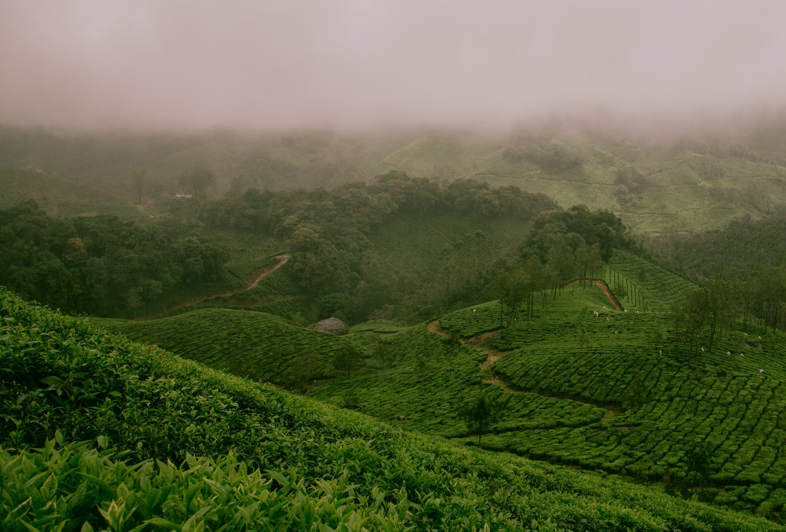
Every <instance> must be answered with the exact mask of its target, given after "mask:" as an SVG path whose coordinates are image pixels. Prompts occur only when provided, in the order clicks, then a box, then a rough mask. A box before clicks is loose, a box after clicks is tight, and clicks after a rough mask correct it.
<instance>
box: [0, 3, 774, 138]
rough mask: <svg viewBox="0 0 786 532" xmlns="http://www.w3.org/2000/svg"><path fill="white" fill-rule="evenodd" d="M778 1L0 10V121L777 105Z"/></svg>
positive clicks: (397, 120)
mask: <svg viewBox="0 0 786 532" xmlns="http://www.w3.org/2000/svg"><path fill="white" fill-rule="evenodd" d="M785 28H786V1H772V2H752V1H742V0H740V1H738V2H724V1H708V2H689V1H674V2H671V1H669V2H666V1H648V2H636V1H633V0H630V1H620V2H601V1H597V0H592V1H585V2H580V1H573V2H568V1H564V2H546V1H543V2H527V1H522V0H519V1H511V2H478V1H475V2H464V1H425V0H420V1H411V2H410V1H405V0H390V1H375V0H346V1H341V0H333V1H331V0H323V1H314V2H303V1H299V0H285V1H265V0H255V1H223V2H219V1H214V2H204V1H195V0H188V1H175V0H158V1H145V0H133V1H112V0H95V1H80V0H68V1H65V0H52V1H40V0H18V1H17V0H0V122H5V123H29V124H43V125H77V126H82V127H91V126H112V127H116V126H130V127H164V128H169V127H172V128H179V127H213V126H237V127H252V128H271V127H302V126H318V127H325V126H328V127H374V126H380V125H467V124H475V123H477V124H509V123H512V122H515V121H518V120H520V119H523V118H526V117H528V116H532V115H540V114H544V113H550V112H560V113H565V112H573V111H577V110H582V109H588V108H590V109H605V110H611V111H616V112H625V113H638V112H648V113H652V112H655V113H661V112H678V113H681V112H685V111H691V112H693V111H726V110H738V109H739V108H744V107H746V106H750V105H757V106H769V107H782V106H783V105H784V103H786V29H785Z"/></svg>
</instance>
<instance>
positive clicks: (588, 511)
mask: <svg viewBox="0 0 786 532" xmlns="http://www.w3.org/2000/svg"><path fill="white" fill-rule="evenodd" d="M0 315H1V316H2V322H0V323H2V325H0V327H1V328H2V329H1V330H2V334H0V367H1V368H2V371H0V384H2V386H0V403H1V404H2V412H3V416H2V417H0V425H2V430H0V443H2V446H3V448H5V450H2V451H0V464H2V467H3V471H4V473H3V474H4V481H3V490H4V494H3V498H2V501H1V502H0V507H2V509H3V511H2V512H0V513H2V515H4V517H3V518H2V525H3V529H4V530H26V529H28V527H29V526H36V527H38V528H55V527H57V526H61V525H62V526H63V527H64V528H65V529H74V530H79V529H83V530H84V529H85V528H83V527H82V523H83V522H89V523H91V525H92V526H93V527H104V526H114V527H116V528H118V529H131V528H132V527H135V526H142V529H146V530H152V529H154V528H156V527H160V526H164V527H169V528H172V527H174V528H177V527H178V524H182V523H185V524H187V526H188V527H195V526H196V527H199V526H204V527H207V528H215V527H216V526H218V525H219V524H221V523H228V524H230V525H231V528H232V529H244V528H251V529H272V528H276V529H278V528H280V527H284V528H290V529H294V528H296V529H310V530H315V529H317V527H318V526H325V525H327V526H330V527H332V528H334V529H340V530H360V529H361V527H366V528H369V529H386V530H402V529H420V530H422V529H430V528H440V529H452V530H458V529H462V530H466V529H480V528H483V527H484V526H486V527H488V528H489V529H492V530H502V529H521V528H524V527H528V528H535V529H543V530H564V529H574V530H599V529H604V530H627V529H631V528H635V529H638V530H662V529H674V528H679V529H681V530H761V529H764V528H767V529H773V530H774V529H778V528H779V527H778V526H777V525H775V524H774V523H770V522H766V521H763V520H760V519H758V518H752V517H749V516H741V515H738V514H734V513H732V512H729V511H725V510H720V509H717V508H712V507H710V506H707V505H703V504H700V503H693V502H685V501H681V500H678V499H674V498H671V497H668V496H666V495H664V494H663V493H662V492H660V491H659V490H658V489H650V488H644V487H642V486H636V485H632V484H629V483H626V482H622V481H619V480H614V479H601V477H600V476H599V475H595V474H588V473H579V472H575V471H571V470H567V469H561V468H559V467H552V466H546V465H540V464H536V463H532V462H529V461H526V460H522V459H517V458H511V457H509V456H502V455H495V454H490V453H486V452H482V451H472V450H469V449H462V448H459V447H456V446H453V445H450V444H446V443H443V442H442V441H440V440H438V439H432V438H429V437H426V436H419V435H416V434H409V433H406V432H402V431H400V430H396V429H393V428H391V427H389V426H386V425H384V424H381V423H379V422H375V421H373V420H371V419H370V418H367V417H365V416H362V415H358V414H353V413H349V412H342V411H338V410H335V409H333V408H331V407H328V406H325V405H321V404H319V403H317V402H314V401H312V400H308V399H304V398H297V397H294V396H290V395H288V394H286V393H283V392H280V391H278V390H275V389H273V388H270V387H268V386H264V385H255V384H252V383H250V382H249V381H246V380H243V379H240V378H236V377H230V376H227V375H226V374H223V373H220V372H217V371H214V370H210V369H208V368H206V367H204V366H201V365H199V364H197V363H194V362H189V361H184V360H182V359H179V358H177V357H175V356H172V355H170V354H168V353H166V352H164V351H161V350H158V349H149V348H145V347H143V346H140V345H138V344H133V343H130V342H128V341H127V340H125V339H123V338H121V337H117V336H109V335H106V334H104V333H102V332H101V331H99V330H97V329H95V328H94V327H92V326H90V325H88V324H87V323H86V322H84V321H80V320H74V319H71V318H64V317H61V316H59V315H57V314H55V313H53V312H51V311H48V310H45V309H41V308H38V307H35V306H32V305H28V304H26V303H24V302H22V301H21V300H19V299H18V298H16V297H15V296H13V295H12V294H10V293H8V292H5V291H0ZM48 438H55V441H56V442H57V441H63V442H64V443H65V445H66V447H65V448H63V447H62V446H61V445H60V444H58V443H52V444H48V445H47V446H46V447H45V448H44V449H43V450H42V451H34V450H31V447H37V446H42V445H43V444H44V442H45V440H47V439H48ZM75 440H85V441H88V440H89V441H97V442H98V443H99V446H102V445H103V446H106V445H109V446H110V450H118V451H119V450H125V451H126V453H125V458H124V461H123V462H120V461H119V459H118V457H115V456H114V455H113V454H111V453H110V454H107V453H103V454H99V453H97V452H96V451H92V450H90V447H91V444H89V443H88V444H85V445H83V446H79V445H76V446H75V445H73V444H70V443H68V442H69V441H75ZM230 450H231V456H230V457H229V458H226V456H227V452H228V451H230ZM189 454H191V455H201V456H204V457H206V458H205V459H201V460H199V459H195V458H188V460H187V461H186V462H185V463H183V464H182V465H167V464H166V463H165V462H149V461H145V460H148V459H151V458H157V459H159V460H164V461H165V460H167V459H170V460H173V461H174V462H175V464H179V463H180V461H181V460H183V459H184V458H186V456H187V455H189ZM140 460H141V461H142V463H138V462H139V461H140ZM237 460H241V461H243V463H241V464H238V463H237ZM129 464H130V465H129ZM255 468H259V471H257V470H256V469H255ZM52 501H54V504H52ZM167 521H168V522H171V523H173V525H170V524H168V523H167ZM186 521H188V522H187V523H186Z"/></svg>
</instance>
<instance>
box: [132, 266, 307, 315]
mask: <svg viewBox="0 0 786 532" xmlns="http://www.w3.org/2000/svg"><path fill="white" fill-rule="evenodd" d="M275 258H276V259H278V261H277V262H276V263H275V264H272V265H270V266H266V267H265V268H263V269H262V270H261V271H260V272H259V273H257V274H255V275H254V276H253V277H251V278H250V279H249V280H248V281H247V282H246V285H245V286H243V287H242V288H236V289H234V290H227V291H226V292H219V293H218V294H210V295H207V296H198V297H193V298H191V299H188V300H186V301H185V302H183V303H178V304H177V305H174V306H171V307H169V308H167V309H165V310H164V311H163V312H158V313H156V314H149V315H147V316H143V317H139V318H135V319H137V320H149V319H153V318H160V317H162V316H166V315H167V314H169V313H171V312H172V311H174V310H177V309H179V308H185V307H193V306H196V305H198V304H200V303H204V302H205V301H208V300H210V299H216V298H219V297H231V296H235V295H237V294H242V293H243V292H248V291H249V290H251V289H253V288H256V286H257V285H258V284H259V282H260V281H261V280H262V279H264V278H265V277H267V276H268V275H270V274H271V273H273V272H274V271H276V270H278V269H279V268H281V267H282V266H283V265H284V264H286V263H287V262H288V261H289V259H291V258H292V255H290V254H289V253H284V254H283V255H277V256H276V257H275Z"/></svg>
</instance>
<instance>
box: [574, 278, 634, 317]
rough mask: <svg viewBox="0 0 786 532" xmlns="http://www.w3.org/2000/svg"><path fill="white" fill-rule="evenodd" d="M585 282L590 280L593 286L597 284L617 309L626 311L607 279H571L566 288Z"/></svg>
mask: <svg viewBox="0 0 786 532" xmlns="http://www.w3.org/2000/svg"><path fill="white" fill-rule="evenodd" d="M585 282H590V283H591V284H592V285H593V286H597V287H598V288H600V289H601V291H602V292H603V294H604V295H605V296H606V299H608V300H609V303H611V304H612V305H614V308H615V309H617V310H619V311H620V312H624V311H625V309H624V308H622V305H621V304H620V302H619V300H618V299H617V297H616V296H615V295H614V294H613V293H612V291H611V289H610V288H609V285H607V284H606V281H604V280H602V279H576V280H575V281H571V282H570V283H568V284H566V285H565V288H567V287H569V286H573V285H575V284H578V283H585Z"/></svg>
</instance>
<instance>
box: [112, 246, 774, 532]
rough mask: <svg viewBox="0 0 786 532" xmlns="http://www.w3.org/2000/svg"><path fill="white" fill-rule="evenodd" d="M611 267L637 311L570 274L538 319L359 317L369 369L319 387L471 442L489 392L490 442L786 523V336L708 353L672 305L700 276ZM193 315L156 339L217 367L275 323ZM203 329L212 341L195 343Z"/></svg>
mask: <svg viewBox="0 0 786 532" xmlns="http://www.w3.org/2000/svg"><path fill="white" fill-rule="evenodd" d="M606 275H607V276H608V277H609V279H610V282H609V285H610V286H612V288H613V284H614V282H618V283H620V286H623V285H624V286H625V287H626V288H625V289H626V290H627V295H626V296H625V297H621V298H620V299H621V301H622V303H623V306H624V307H625V310H626V311H624V312H620V311H617V310H615V309H614V306H613V305H612V303H611V301H609V299H608V298H607V297H606V295H604V293H603V292H602V291H601V290H600V289H598V288H597V287H596V286H584V285H583V284H573V285H571V286H570V287H567V288H563V289H562V290H560V291H559V292H558V294H557V295H556V297H553V296H552V295H551V294H543V295H542V296H536V305H535V316H534V318H533V319H532V320H526V319H522V318H520V319H519V320H518V321H517V322H516V323H515V324H513V325H512V326H510V327H507V328H505V327H502V326H501V325H500V315H499V305H498V304H497V303H496V302H489V303H486V304H481V305H474V306H472V307H469V308H466V309H463V310H459V311H455V312H452V313H449V314H446V315H443V316H440V317H439V319H438V320H435V321H433V322H429V323H428V324H425V323H424V324H420V325H417V326H413V327H404V328H402V327H390V326H385V325H384V324H383V325H378V326H375V325H373V324H370V325H369V326H367V327H366V326H358V327H356V328H355V329H354V332H353V333H352V334H351V335H349V336H348V337H346V339H345V340H344V341H347V342H353V343H355V344H356V345H357V346H359V347H360V348H362V349H364V350H365V352H366V353H367V358H366V360H365V364H364V367H362V368H361V369H358V370H357V371H354V372H353V373H352V374H350V375H349V376H344V375H340V374H334V375H333V376H332V378H330V379H328V380H325V381H321V382H319V383H317V384H318V386H317V387H316V388H313V389H312V390H311V391H310V395H311V396H313V397H315V398H318V399H321V400H324V401H327V402H332V403H334V404H337V405H341V404H347V403H348V399H347V398H348V397H349V398H351V401H349V402H351V403H352V404H357V405H360V408H361V410H362V411H363V412H364V413H366V414H368V415H371V416H373V417H377V418H379V419H382V420H385V421H387V422H390V423H394V424H396V425H398V426H401V427H402V428H405V429H408V430H416V431H421V432H425V433H430V434H434V435H438V436H441V437H445V438H450V439H455V440H457V441H459V442H463V443H465V444H472V445H476V444H477V443H476V439H475V436H474V435H471V434H470V433H468V431H467V428H466V425H465V423H464V421H463V420H462V419H461V417H460V416H459V411H460V407H461V405H462V404H464V403H466V402H467V401H468V400H471V399H472V398H473V397H479V396H486V397H488V398H489V399H490V400H492V401H494V402H495V403H497V404H498V405H500V408H501V416H500V417H499V419H498V420H497V422H496V423H495V424H493V425H492V426H491V427H490V428H489V429H488V430H487V431H486V433H485V434H483V435H482V438H481V441H480V445H481V446H482V447H484V448H488V449H493V450H498V451H506V452H507V453H511V454H517V455H521V456H525V457H530V458H537V459H539V460H544V461H548V462H552V463H559V464H564V465H570V466H572V467H578V468H581V469H585V470H591V471H595V470H600V471H602V472H603V474H610V473H613V474H618V475H622V476H626V477H628V478H631V479H634V480H637V481H640V482H648V483H651V482H655V483H657V484H661V485H663V486H666V487H667V488H668V489H670V490H675V491H679V492H682V493H683V495H685V496H693V497H698V498H699V499H701V500H705V501H710V502H713V503H715V504H718V505H724V506H730V507H732V508H735V509H738V510H745V511H749V512H757V513H760V514H762V515H767V516H770V517H772V518H775V519H780V516H781V515H782V512H783V511H784V504H786V448H784V444H783V442H784V441H786V438H784V436H786V433H784V430H786V425H784V423H783V418H782V415H781V412H782V411H783V410H784V408H786V404H784V399H783V397H785V396H786V395H784V393H783V386H784V382H785V381H786V366H784V364H783V360H782V356H781V354H782V353H783V352H784V351H786V335H784V334H783V333H781V332H777V331H773V330H757V331H754V332H748V333H746V332H743V331H739V330H735V331H731V332H729V333H728V334H726V335H725V336H724V337H723V338H722V339H721V340H720V341H719V342H717V343H716V347H715V349H714V350H713V352H712V353H710V352H708V351H707V352H705V351H704V350H703V349H702V351H700V352H698V353H697V354H691V353H690V352H689V350H688V348H687V346H685V345H684V344H683V343H682V342H681V341H679V340H678V339H676V338H675V336H674V334H673V328H674V325H673V321H672V319H671V318H670V317H669V314H668V312H667V309H669V308H670V306H671V304H672V303H674V302H675V301H678V300H679V298H680V297H681V295H684V294H685V293H687V292H689V291H690V290H692V289H693V286H694V285H692V284H691V283H690V282H688V281H686V280H684V279H683V278H681V277H679V276H677V275H675V274H672V273H670V272H669V271H668V270H665V269H663V268H661V267H659V266H656V265H654V264H652V263H650V262H647V261H646V260H644V259H642V258H640V257H638V256H635V255H633V254H631V253H626V252H620V251H616V252H615V254H614V255H613V257H612V259H611V260H610V262H609V267H608V268H607V270H606ZM659 294H662V295H661V298H660V299H659V297H658V296H659ZM642 302H643V303H642ZM637 305H638V306H637ZM645 309H646V310H645ZM224 312H228V313H231V312H233V311H224ZM595 312H597V313H598V315H597V316H596V315H595V314H594V313H595ZM197 318H198V316H197V315H195V314H193V313H192V314H191V315H190V316H189V315H185V316H184V317H183V318H181V319H184V320H185V319H188V320H189V322H190V326H189V327H187V328H184V329H183V330H182V331H181V332H180V333H179V334H174V330H173V333H172V334H171V335H169V336H168V337H167V339H166V343H162V344H161V345H163V346H164V347H168V348H172V349H180V351H178V352H179V353H180V354H181V355H183V356H186V357H189V358H194V359H197V360H206V361H209V359H208V358H206V357H207V353H208V352H209V351H210V350H211V348H210V347H207V346H210V345H211V344H213V343H220V342H219V339H220V338H222V337H226V336H231V335H232V334H235V333H236V332H238V331H240V330H242V329H244V328H253V326H252V325H251V323H254V322H256V321H257V320H263V319H268V318H263V317H262V316H260V317H254V318H253V319H252V315H248V316H243V317H242V319H241V316H240V315H238V318H237V319H238V321H237V322H236V323H235V325H233V326H232V327H229V326H227V327H223V328H221V331H222V332H221V335H218V334H215V333H213V334H212V335H211V334H210V333H209V332H207V331H209V330H210V328H211V327H210V325H209V320H207V319H204V320H198V319H197ZM107 325H108V326H110V327H112V326H113V325H112V324H111V323H108V324H107ZM145 327H150V328H157V329H158V328H160V329H161V330H162V331H163V330H164V329H165V327H164V326H163V324H162V323H161V322H158V323H151V324H149V325H146V324H144V323H141V324H135V323H130V324H128V325H127V326H126V328H123V327H117V328H116V330H121V331H125V332H126V333H128V334H131V335H133V337H134V338H136V339H139V340H143V341H145V342H148V341H153V340H152V338H153V335H149V336H147V335H145V334H144V333H143V332H142V331H143V330H144V328H145ZM198 330H205V331H206V332H205V335H204V336H201V335H200V341H198V342H191V341H189V338H188V336H189V334H193V331H198ZM189 331H191V332H189ZM300 334H303V333H302V332H301V333H300ZM331 341H333V340H331ZM704 345H707V344H706V343H704ZM179 346H189V347H188V350H186V349H182V348H181V347H179ZM241 351H242V350H241ZM270 351H271V352H273V351H272V348H271V349H270ZM325 353H326V354H325V356H327V353H329V350H328V349H325ZM223 356H224V357H231V356H233V355H232V350H226V351H225V354H224V355H223ZM218 367H221V366H218ZM261 367H263V366H261ZM271 375H273V374H272V373H271ZM259 378H261V379H262V380H265V378H266V377H265V376H264V375H262V374H260V375H259ZM697 453H698V454H697Z"/></svg>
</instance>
